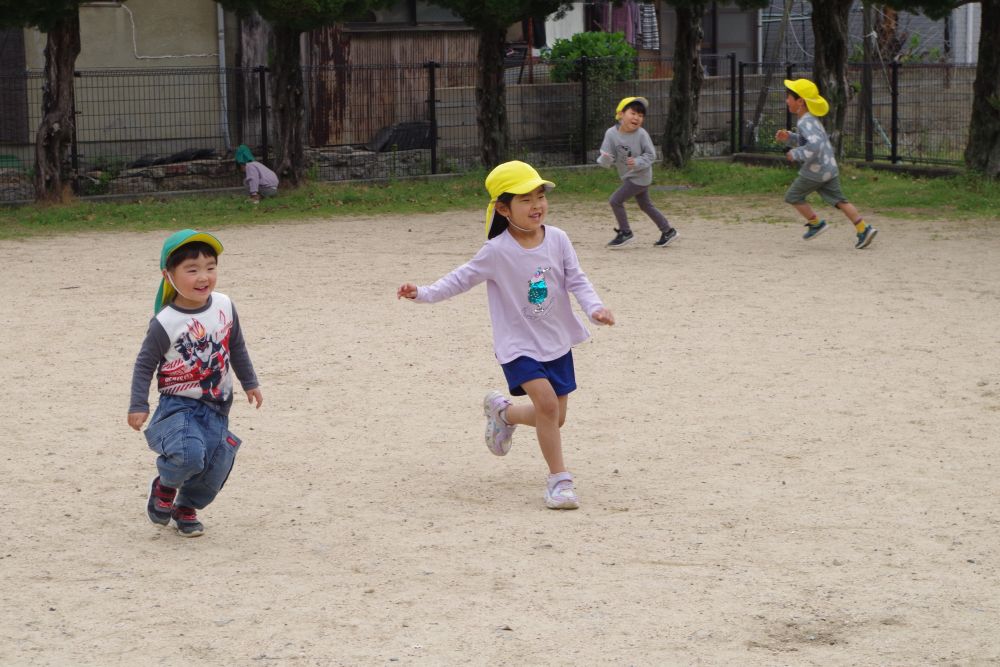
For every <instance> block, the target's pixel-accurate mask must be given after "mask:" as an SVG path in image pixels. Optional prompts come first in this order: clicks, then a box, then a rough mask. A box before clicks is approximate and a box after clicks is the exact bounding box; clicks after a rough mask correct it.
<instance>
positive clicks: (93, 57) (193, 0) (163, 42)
mask: <svg viewBox="0 0 1000 667" xmlns="http://www.w3.org/2000/svg"><path fill="white" fill-rule="evenodd" d="M216 7H217V5H216V3H214V2H208V1H207V0H170V1H169V2H162V1H161V0H129V1H128V2H125V3H117V2H103V3H94V4H90V5H84V6H82V7H80V46H81V49H80V56H79V58H77V63H76V66H77V69H96V68H151V67H218V66H219V56H218V54H219V40H218V22H217V14H216ZM226 23H227V25H226V38H227V39H226V63H227V64H229V65H231V64H232V63H233V52H234V50H235V47H236V41H235V40H236V31H235V19H234V17H232V15H228V17H227V20H226ZM44 50H45V35H44V34H43V33H40V32H38V31H37V30H26V31H25V56H26V60H27V67H28V69H42V68H43V67H44V66H45V54H44Z"/></svg>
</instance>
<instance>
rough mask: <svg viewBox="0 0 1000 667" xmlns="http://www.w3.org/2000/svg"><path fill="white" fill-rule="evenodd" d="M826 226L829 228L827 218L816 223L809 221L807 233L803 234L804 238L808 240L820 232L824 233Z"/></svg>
mask: <svg viewBox="0 0 1000 667" xmlns="http://www.w3.org/2000/svg"><path fill="white" fill-rule="evenodd" d="M826 228H827V224H826V220H820V221H819V222H817V223H816V224H815V225H812V224H809V223H808V222H807V223H806V233H805V234H803V235H802V238H804V239H805V240H806V241H808V240H809V239H811V238H815V237H817V236H819V235H820V234H822V233H823V232H825V231H826Z"/></svg>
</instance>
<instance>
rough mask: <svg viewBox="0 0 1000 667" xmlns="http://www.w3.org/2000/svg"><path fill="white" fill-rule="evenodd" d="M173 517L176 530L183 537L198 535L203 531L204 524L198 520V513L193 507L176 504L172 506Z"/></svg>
mask: <svg viewBox="0 0 1000 667" xmlns="http://www.w3.org/2000/svg"><path fill="white" fill-rule="evenodd" d="M173 517H174V524H175V525H176V526H177V532H178V533H180V534H181V535H183V536H184V537H198V536H199V535H201V534H202V533H204V532H205V526H203V525H201V521H198V513H197V512H195V511H194V508H193V507H185V506H184V505H178V506H177V507H175V508H174V512H173Z"/></svg>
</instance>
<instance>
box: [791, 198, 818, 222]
mask: <svg viewBox="0 0 1000 667" xmlns="http://www.w3.org/2000/svg"><path fill="white" fill-rule="evenodd" d="M792 206H794V207H795V210H796V211H798V212H799V215H801V216H802V217H803V218H805V219H806V220H814V219H815V218H816V211H814V210H813V208H812V206H810V205H809V204H807V203H806V202H802V203H801V204H792Z"/></svg>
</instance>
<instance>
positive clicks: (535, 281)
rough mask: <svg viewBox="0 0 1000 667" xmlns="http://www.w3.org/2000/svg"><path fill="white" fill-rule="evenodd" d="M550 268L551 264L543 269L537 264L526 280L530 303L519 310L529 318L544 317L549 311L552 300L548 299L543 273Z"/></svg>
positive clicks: (547, 289)
mask: <svg viewBox="0 0 1000 667" xmlns="http://www.w3.org/2000/svg"><path fill="white" fill-rule="evenodd" d="M551 270H552V267H551V266H547V267H545V268H544V269H543V268H542V267H540V266H539V267H537V268H536V269H535V273H534V274H533V275H532V276H531V280H529V281H528V303H529V304H531V305H528V306H525V307H524V308H523V309H521V312H522V313H524V316H525V317H526V318H528V319H529V320H535V319H538V318H539V317H544V316H545V315H547V314H548V312H549V306H550V305H551V304H552V300H551V299H549V286H548V285H547V284H546V283H545V274H546V273H548V272H549V271H551Z"/></svg>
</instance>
